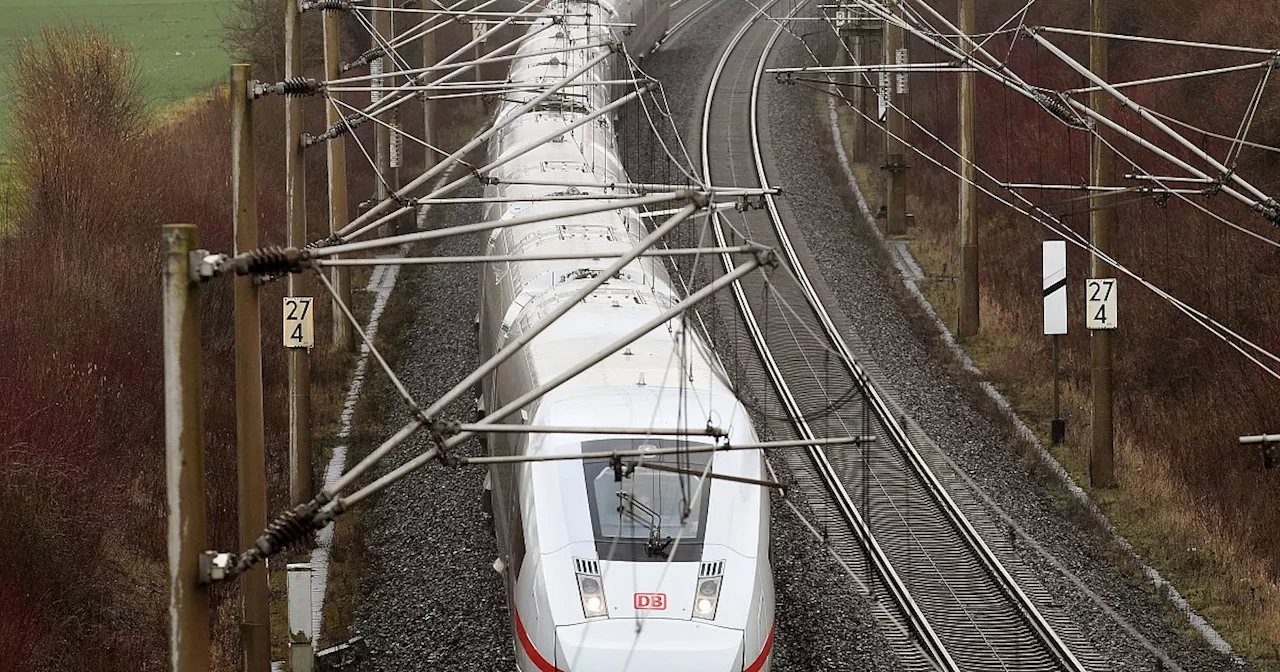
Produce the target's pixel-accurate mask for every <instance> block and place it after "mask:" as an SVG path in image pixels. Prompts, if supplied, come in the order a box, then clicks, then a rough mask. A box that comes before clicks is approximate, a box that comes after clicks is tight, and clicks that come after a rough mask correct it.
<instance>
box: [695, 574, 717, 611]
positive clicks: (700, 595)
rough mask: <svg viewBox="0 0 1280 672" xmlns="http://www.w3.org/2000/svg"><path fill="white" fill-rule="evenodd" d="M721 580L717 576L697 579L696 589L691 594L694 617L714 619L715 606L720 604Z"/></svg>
mask: <svg viewBox="0 0 1280 672" xmlns="http://www.w3.org/2000/svg"><path fill="white" fill-rule="evenodd" d="M721 580H722V577H719V576H711V577H707V578H703V579H698V591H697V593H695V594H694V596H693V617H694V618H701V619H704V620H708V621H712V620H715V617H716V607H717V606H719V604H720V582H721Z"/></svg>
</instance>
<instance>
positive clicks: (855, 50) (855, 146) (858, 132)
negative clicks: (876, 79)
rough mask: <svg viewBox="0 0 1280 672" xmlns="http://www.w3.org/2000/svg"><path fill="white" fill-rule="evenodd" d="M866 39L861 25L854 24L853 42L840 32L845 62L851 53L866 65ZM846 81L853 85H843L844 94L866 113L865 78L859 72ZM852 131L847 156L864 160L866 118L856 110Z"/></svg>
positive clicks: (855, 60) (860, 63) (860, 62)
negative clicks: (863, 142)
mask: <svg viewBox="0 0 1280 672" xmlns="http://www.w3.org/2000/svg"><path fill="white" fill-rule="evenodd" d="M850 21H852V19H850ZM866 39H867V38H866V36H865V35H863V31H862V29H861V27H860V26H856V25H855V28H854V31H853V36H852V42H853V44H849V42H850V40H849V39H848V38H846V37H845V35H844V34H843V33H842V34H841V37H840V42H841V48H840V57H841V58H842V59H844V62H845V63H848V62H849V60H850V58H849V54H852V55H853V59H852V60H853V61H854V62H855V63H856V64H857V65H862V66H865V65H866V63H865V62H864V61H863V60H862V58H863V51H864V49H863V47H862V44H863V42H865V41H866ZM845 47H848V49H849V50H848V51H847V52H846V51H845ZM846 81H847V82H848V83H849V84H852V85H853V86H848V87H845V95H847V96H849V97H850V98H852V99H853V102H854V104H855V105H856V106H857V108H858V109H859V110H860V111H862V113H863V114H866V113H867V108H866V106H865V104H866V97H865V96H863V95H862V92H863V91H865V89H864V88H863V84H865V83H866V80H864V79H863V75H861V74H853V75H849V76H848V77H847V80H846ZM852 133H853V137H852V138H850V139H849V156H850V158H851V159H852V160H853V161H866V160H867V157H866V156H865V155H864V154H863V153H862V138H863V137H864V136H866V134H867V120H866V119H865V118H863V116H862V115H861V114H858V113H856V112H855V113H854V115H853V129H852Z"/></svg>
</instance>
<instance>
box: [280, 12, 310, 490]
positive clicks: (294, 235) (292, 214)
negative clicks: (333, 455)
mask: <svg viewBox="0 0 1280 672" xmlns="http://www.w3.org/2000/svg"><path fill="white" fill-rule="evenodd" d="M284 76H285V78H286V79H288V78H290V77H301V76H302V14H301V13H299V12H298V0H284ZM284 137H285V162H284V171H285V220H286V221H287V223H288V231H287V235H286V238H287V241H288V244H289V246H290V247H303V246H304V245H306V244H307V243H309V242H311V241H309V240H308V239H307V201H306V193H305V184H306V182H305V174H304V172H303V169H304V164H303V161H302V101H301V99H299V98H297V97H292V96H291V97H289V98H286V99H285V103H284ZM310 295H311V281H310V279H309V278H308V277H307V276H306V275H304V274H301V273H291V274H289V296H310ZM288 356H289V501H290V502H291V503H292V504H293V505H294V506H296V505H298V504H301V503H303V502H309V501H311V497H312V492H313V490H314V488H313V487H312V483H311V353H310V352H308V351H307V349H306V348H290V349H289V355H288Z"/></svg>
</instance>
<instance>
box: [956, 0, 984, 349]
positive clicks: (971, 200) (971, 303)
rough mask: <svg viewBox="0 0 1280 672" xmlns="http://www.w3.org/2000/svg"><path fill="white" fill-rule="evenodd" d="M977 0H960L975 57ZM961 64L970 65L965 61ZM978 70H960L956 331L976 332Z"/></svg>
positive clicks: (968, 51)
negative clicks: (976, 107)
mask: <svg viewBox="0 0 1280 672" xmlns="http://www.w3.org/2000/svg"><path fill="white" fill-rule="evenodd" d="M974 2H975V0H960V32H961V33H963V34H964V37H962V38H961V49H963V50H964V53H965V56H966V57H967V58H970V59H971V58H973V52H974V43H973V41H972V40H971V39H969V37H968V36H969V35H973V34H974V32H975V25H974V22H975V18H974ZM961 65H968V63H962V64H961ZM974 84H975V82H974V73H973V72H972V71H962V72H961V73H960V92H959V96H960V232H959V233H960V235H959V239H960V240H959V242H960V283H959V289H960V296H959V305H958V310H957V313H956V334H957V335H958V336H960V337H961V338H967V337H970V336H975V335H977V333H978V328H979V326H980V324H981V322H980V320H979V315H978V311H979V305H978V188H977V183H976V182H975V180H976V179H977V174H976V171H975V170H974V163H973V162H974V160H975V159H976V158H977V156H976V152H977V120H976V119H975V118H974V107H973V97H974Z"/></svg>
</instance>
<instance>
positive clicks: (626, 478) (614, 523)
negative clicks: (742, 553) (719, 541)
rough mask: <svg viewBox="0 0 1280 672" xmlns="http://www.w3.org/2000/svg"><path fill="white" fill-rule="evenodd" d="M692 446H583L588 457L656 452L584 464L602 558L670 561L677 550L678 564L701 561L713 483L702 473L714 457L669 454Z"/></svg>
mask: <svg viewBox="0 0 1280 672" xmlns="http://www.w3.org/2000/svg"><path fill="white" fill-rule="evenodd" d="M605 444H608V445H607V446H606V445H605ZM689 446H690V444H689V443H688V442H687V441H674V440H672V441H662V440H654V439H644V440H632V439H606V440H603V441H589V442H586V443H584V444H583V452H598V451H606V450H608V451H613V450H618V451H621V450H639V451H654V452H655V454H654V455H650V456H646V457H626V458H621V459H620V460H609V459H595V460H584V461H583V472H584V474H583V475H584V476H585V478H586V485H587V499H588V500H589V501H590V503H591V522H592V526H593V527H594V528H595V536H596V542H597V545H598V546H599V547H600V548H599V550H600V551H601V553H600V557H601V558H614V559H619V560H632V561H643V560H666V559H667V556H668V555H669V553H670V552H671V551H673V550H674V551H675V553H676V556H677V557H675V558H673V559H675V560H683V559H694V560H696V559H700V557H701V548H702V537H703V530H702V521H703V519H704V518H705V516H706V511H707V502H708V500H709V499H710V488H709V487H708V486H707V482H708V480H709V479H705V478H703V476H702V474H703V473H705V471H706V469H707V465H708V463H709V460H710V459H711V453H686V452H676V453H671V454H663V453H664V452H665V451H669V450H673V449H679V448H682V447H684V448H687V447H689ZM677 540H679V542H678V543H677Z"/></svg>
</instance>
